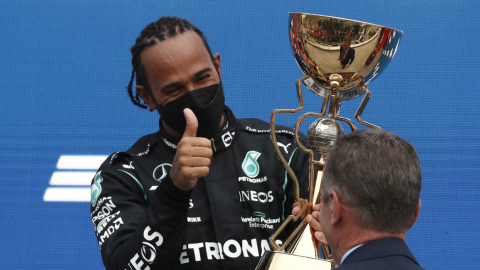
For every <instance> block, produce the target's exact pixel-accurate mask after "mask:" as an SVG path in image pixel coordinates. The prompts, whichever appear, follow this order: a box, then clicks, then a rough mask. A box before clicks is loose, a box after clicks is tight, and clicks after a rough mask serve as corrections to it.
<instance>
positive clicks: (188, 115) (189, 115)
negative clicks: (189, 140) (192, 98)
mask: <svg viewBox="0 0 480 270" xmlns="http://www.w3.org/2000/svg"><path fill="white" fill-rule="evenodd" d="M183 114H184V115H185V120H187V126H186V127H185V132H183V138H185V137H197V129H198V120H197V117H196V116H195V114H194V113H193V112H192V110H190V109H189V108H186V109H184V110H183Z"/></svg>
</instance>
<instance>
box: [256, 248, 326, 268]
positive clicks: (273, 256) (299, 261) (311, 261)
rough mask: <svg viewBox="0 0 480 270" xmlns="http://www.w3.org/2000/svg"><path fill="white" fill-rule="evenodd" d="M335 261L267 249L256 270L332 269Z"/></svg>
mask: <svg viewBox="0 0 480 270" xmlns="http://www.w3.org/2000/svg"><path fill="white" fill-rule="evenodd" d="M333 268H335V263H334V262H331V261H325V260H321V259H317V258H310V257H304V256H299V255H293V254H289V253H284V252H278V251H266V252H265V254H263V256H262V258H261V259H260V261H259V262H258V265H257V267H256V268H255V270H283V269H285V270H287V269H288V270H291V269H315V270H330V269H333Z"/></svg>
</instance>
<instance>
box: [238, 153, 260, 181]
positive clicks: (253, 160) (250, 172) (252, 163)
mask: <svg viewBox="0 0 480 270" xmlns="http://www.w3.org/2000/svg"><path fill="white" fill-rule="evenodd" d="M260 155H261V153H259V152H257V151H248V153H247V155H246V156H245V159H244V160H243V163H242V169H243V172H245V174H246V175H247V176H248V177H257V175H258V173H259V172H260V165H258V162H257V159H258V158H259V157H260Z"/></svg>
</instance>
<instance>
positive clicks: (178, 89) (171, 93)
mask: <svg viewBox="0 0 480 270" xmlns="http://www.w3.org/2000/svg"><path fill="white" fill-rule="evenodd" d="M180 90H181V88H169V89H166V90H165V91H164V94H165V95H168V96H171V95H174V94H175V93H177V92H178V91H180Z"/></svg>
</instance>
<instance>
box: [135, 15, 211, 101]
mask: <svg viewBox="0 0 480 270" xmlns="http://www.w3.org/2000/svg"><path fill="white" fill-rule="evenodd" d="M185 31H194V32H195V33H197V34H198V35H199V36H200V38H201V39H202V41H203V44H204V45H205V47H206V48H207V51H208V53H209V54H210V57H211V58H212V61H214V59H213V55H212V51H211V50H210V46H208V43H207V40H206V38H205V36H204V35H203V32H202V31H200V29H198V28H197V27H195V26H194V25H193V24H191V23H190V22H189V21H187V20H185V19H181V18H177V17H161V18H160V19H158V21H156V22H152V23H150V24H148V25H147V26H145V28H144V29H143V30H142V32H141V33H140V36H139V37H138V38H137V40H136V42H135V45H133V46H132V48H131V49H130V52H131V53H132V67H133V70H132V77H131V78H130V82H129V83H128V86H127V91H128V95H129V96H130V99H131V100H132V102H133V104H135V105H137V106H138V107H140V108H143V109H146V108H147V106H146V105H144V104H142V103H141V101H140V97H139V96H138V93H135V96H134V95H133V90H132V88H133V79H134V78H135V74H136V75H137V79H136V83H137V85H142V86H143V87H144V88H145V89H147V91H150V87H149V85H148V79H147V76H146V74H145V69H144V67H143V65H142V59H141V57H140V55H141V54H142V52H143V51H145V49H147V48H148V47H151V46H153V45H155V44H157V42H162V41H164V40H167V39H169V38H172V37H175V36H177V35H179V34H183V33H184V32H185ZM151 94H152V93H150V95H151Z"/></svg>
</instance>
